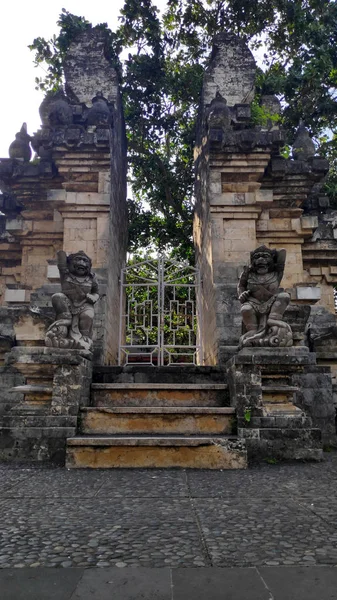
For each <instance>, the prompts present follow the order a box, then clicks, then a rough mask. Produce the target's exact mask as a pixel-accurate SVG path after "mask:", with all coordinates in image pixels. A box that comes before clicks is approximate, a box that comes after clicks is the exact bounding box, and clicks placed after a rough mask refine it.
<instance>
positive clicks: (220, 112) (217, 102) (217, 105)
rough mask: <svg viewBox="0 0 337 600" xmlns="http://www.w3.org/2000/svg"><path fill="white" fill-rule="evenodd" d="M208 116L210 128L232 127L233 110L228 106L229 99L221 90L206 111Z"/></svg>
mask: <svg viewBox="0 0 337 600" xmlns="http://www.w3.org/2000/svg"><path fill="white" fill-rule="evenodd" d="M206 118H207V122H208V127H209V128H219V129H230V127H231V112H230V109H229V108H228V106H227V101H226V100H225V98H223V97H222V96H221V94H220V92H217V93H216V96H215V98H213V100H212V102H211V104H210V106H209V107H208V109H207V111H206Z"/></svg>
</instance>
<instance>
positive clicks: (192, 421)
mask: <svg viewBox="0 0 337 600" xmlns="http://www.w3.org/2000/svg"><path fill="white" fill-rule="evenodd" d="M80 417H81V419H80V429H81V432H82V433H85V434H88V435H94V434H111V433H113V434H123V433H125V434H129V433H130V432H132V433H133V434H161V433H165V434H175V435H176V434H184V435H204V434H206V435H223V434H231V433H232V432H233V428H234V422H233V421H234V418H235V411H234V409H232V408H229V407H228V408H227V407H225V408H222V407H221V408H214V407H209V408H208V407H207V408H200V407H198V408H194V407H190V408H188V407H183V408H175V407H173V408H172V407H169V408H168V407H146V408H142V407H122V408H121V407H116V408H110V409H109V408H106V407H105V408H87V409H85V408H84V409H82V410H81V414H80Z"/></svg>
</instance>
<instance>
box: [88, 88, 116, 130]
mask: <svg viewBox="0 0 337 600" xmlns="http://www.w3.org/2000/svg"><path fill="white" fill-rule="evenodd" d="M111 122H112V115H111V112H110V109H109V107H108V104H107V102H106V100H105V98H103V94H102V92H98V93H97V94H96V96H95V97H94V98H93V99H92V107H91V108H90V109H89V111H88V116H87V123H88V125H110V124H111Z"/></svg>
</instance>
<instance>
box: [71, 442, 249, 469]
mask: <svg viewBox="0 0 337 600" xmlns="http://www.w3.org/2000/svg"><path fill="white" fill-rule="evenodd" d="M66 467H68V468H105V469H107V468H110V469H113V468H162V467H165V468H171V467H181V468H197V469H245V468H246V467H247V452H246V444H245V441H244V440H238V439H237V438H230V437H226V436H216V437H211V436H210V437H189V436H151V437H149V436H133V437H126V436H95V437H91V436H87V437H85V436H82V437H80V436H77V437H74V438H69V439H68V440H67V455H66Z"/></svg>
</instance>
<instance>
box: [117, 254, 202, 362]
mask: <svg viewBox="0 0 337 600" xmlns="http://www.w3.org/2000/svg"><path fill="white" fill-rule="evenodd" d="M199 286H200V279H199V273H198V271H197V269H195V268H194V267H191V266H189V265H186V264H181V263H178V262H175V261H173V260H168V259H165V258H163V257H160V258H158V259H157V260H156V259H154V260H152V259H150V260H144V261H143V262H140V263H137V264H133V265H130V266H127V267H125V269H123V270H122V275H121V303H120V305H121V314H120V334H119V335H120V337H119V364H120V365H123V364H138V365H139V364H142V365H144V364H147V365H152V366H155V365H177V364H179V365H195V364H202V356H201V347H200V344H199V341H198V340H199V339H200V328H201V319H200V314H199V310H198V305H197V302H198V301H197V299H198V297H199V294H198V288H199Z"/></svg>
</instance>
